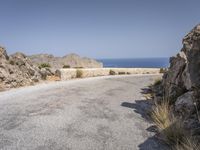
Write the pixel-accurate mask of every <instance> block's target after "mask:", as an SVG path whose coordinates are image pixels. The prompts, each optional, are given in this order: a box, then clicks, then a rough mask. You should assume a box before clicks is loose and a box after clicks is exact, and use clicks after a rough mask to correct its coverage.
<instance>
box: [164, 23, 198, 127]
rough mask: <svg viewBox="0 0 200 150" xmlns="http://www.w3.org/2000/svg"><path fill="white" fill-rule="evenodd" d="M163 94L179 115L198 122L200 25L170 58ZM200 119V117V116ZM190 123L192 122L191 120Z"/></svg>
mask: <svg viewBox="0 0 200 150" xmlns="http://www.w3.org/2000/svg"><path fill="white" fill-rule="evenodd" d="M162 87H163V96H164V97H165V98H166V99H168V100H169V102H170V103H171V104H172V106H173V107H174V111H175V112H176V113H178V115H179V116H181V117H183V118H185V119H186V120H189V119H191V118H193V119H192V121H195V120H196V122H198V114H199V113H198V111H199V109H200V25H197V26H196V27H194V28H193V29H192V30H191V31H190V32H189V33H188V34H187V35H186V36H185V37H184V38H183V48H182V49H181V51H180V52H179V53H178V54H177V56H175V57H171V58H170V67H169V69H168V71H167V72H166V73H165V74H164V76H163V81H162ZM199 119H200V118H199ZM190 123H192V122H191V121H190Z"/></svg>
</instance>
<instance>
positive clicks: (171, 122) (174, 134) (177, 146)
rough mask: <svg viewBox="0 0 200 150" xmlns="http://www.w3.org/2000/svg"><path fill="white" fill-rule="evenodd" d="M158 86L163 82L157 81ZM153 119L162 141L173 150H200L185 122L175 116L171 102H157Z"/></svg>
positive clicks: (152, 115)
mask: <svg viewBox="0 0 200 150" xmlns="http://www.w3.org/2000/svg"><path fill="white" fill-rule="evenodd" d="M158 84H161V80H156V81H155V83H154V85H158ZM151 118H152V120H153V122H154V123H155V125H156V126H157V127H158V129H159V134H160V138H161V140H163V141H164V142H166V143H167V144H168V145H170V146H171V147H172V149H173V150H200V146H199V145H198V143H197V141H195V139H194V137H193V136H192V134H191V132H190V131H188V130H186V129H185V127H184V120H183V119H181V118H178V117H175V115H174V114H173V111H172V109H171V106H170V104H169V100H167V99H163V100H162V101H161V102H159V103H157V102H155V103H154V106H153V107H152V112H151Z"/></svg>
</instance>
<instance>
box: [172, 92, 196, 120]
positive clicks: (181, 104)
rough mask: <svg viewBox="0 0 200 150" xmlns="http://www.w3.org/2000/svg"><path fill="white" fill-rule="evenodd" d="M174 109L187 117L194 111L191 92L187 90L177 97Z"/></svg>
mask: <svg viewBox="0 0 200 150" xmlns="http://www.w3.org/2000/svg"><path fill="white" fill-rule="evenodd" d="M175 111H176V112H177V113H178V114H179V115H181V116H184V117H188V116H190V115H192V114H193V113H194V112H195V100H194V98H193V92H187V93H185V94H183V95H181V96H180V97H178V98H177V100H176V102H175Z"/></svg>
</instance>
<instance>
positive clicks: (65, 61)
mask: <svg viewBox="0 0 200 150" xmlns="http://www.w3.org/2000/svg"><path fill="white" fill-rule="evenodd" d="M29 58H30V60H31V61H32V63H33V64H34V65H36V66H38V65H40V64H42V63H48V64H50V66H51V68H52V70H54V71H55V70H56V69H60V68H63V66H69V67H71V68H74V67H80V68H102V67H103V64H102V63H100V62H97V61H96V60H94V59H90V58H86V57H80V56H79V55H77V54H69V55H65V56H63V57H55V56H53V55H49V54H37V55H31V56H29Z"/></svg>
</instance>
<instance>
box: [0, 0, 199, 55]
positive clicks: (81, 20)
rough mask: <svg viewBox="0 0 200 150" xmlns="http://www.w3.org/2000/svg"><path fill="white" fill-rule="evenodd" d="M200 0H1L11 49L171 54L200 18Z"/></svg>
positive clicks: (1, 37)
mask: <svg viewBox="0 0 200 150" xmlns="http://www.w3.org/2000/svg"><path fill="white" fill-rule="evenodd" d="M199 6H200V1H199V0H190V1H188V0H166V1H164V0H0V19H1V21H0V45H2V46H4V47H6V48H7V51H8V53H9V54H11V53H14V52H16V51H21V52H23V53H25V54H35V53H51V54H54V55H57V56H62V55H65V54H68V53H72V52H73V53H77V54H80V55H82V56H88V57H93V58H134V57H169V56H172V55H175V54H176V53H177V52H178V51H179V50H180V48H181V46H182V44H181V42H182V38H183V36H184V35H185V34H186V33H187V32H189V31H190V30H191V29H192V28H193V27H194V26H195V25H196V24H198V23H199V22H200V15H199V14H200V10H199Z"/></svg>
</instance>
